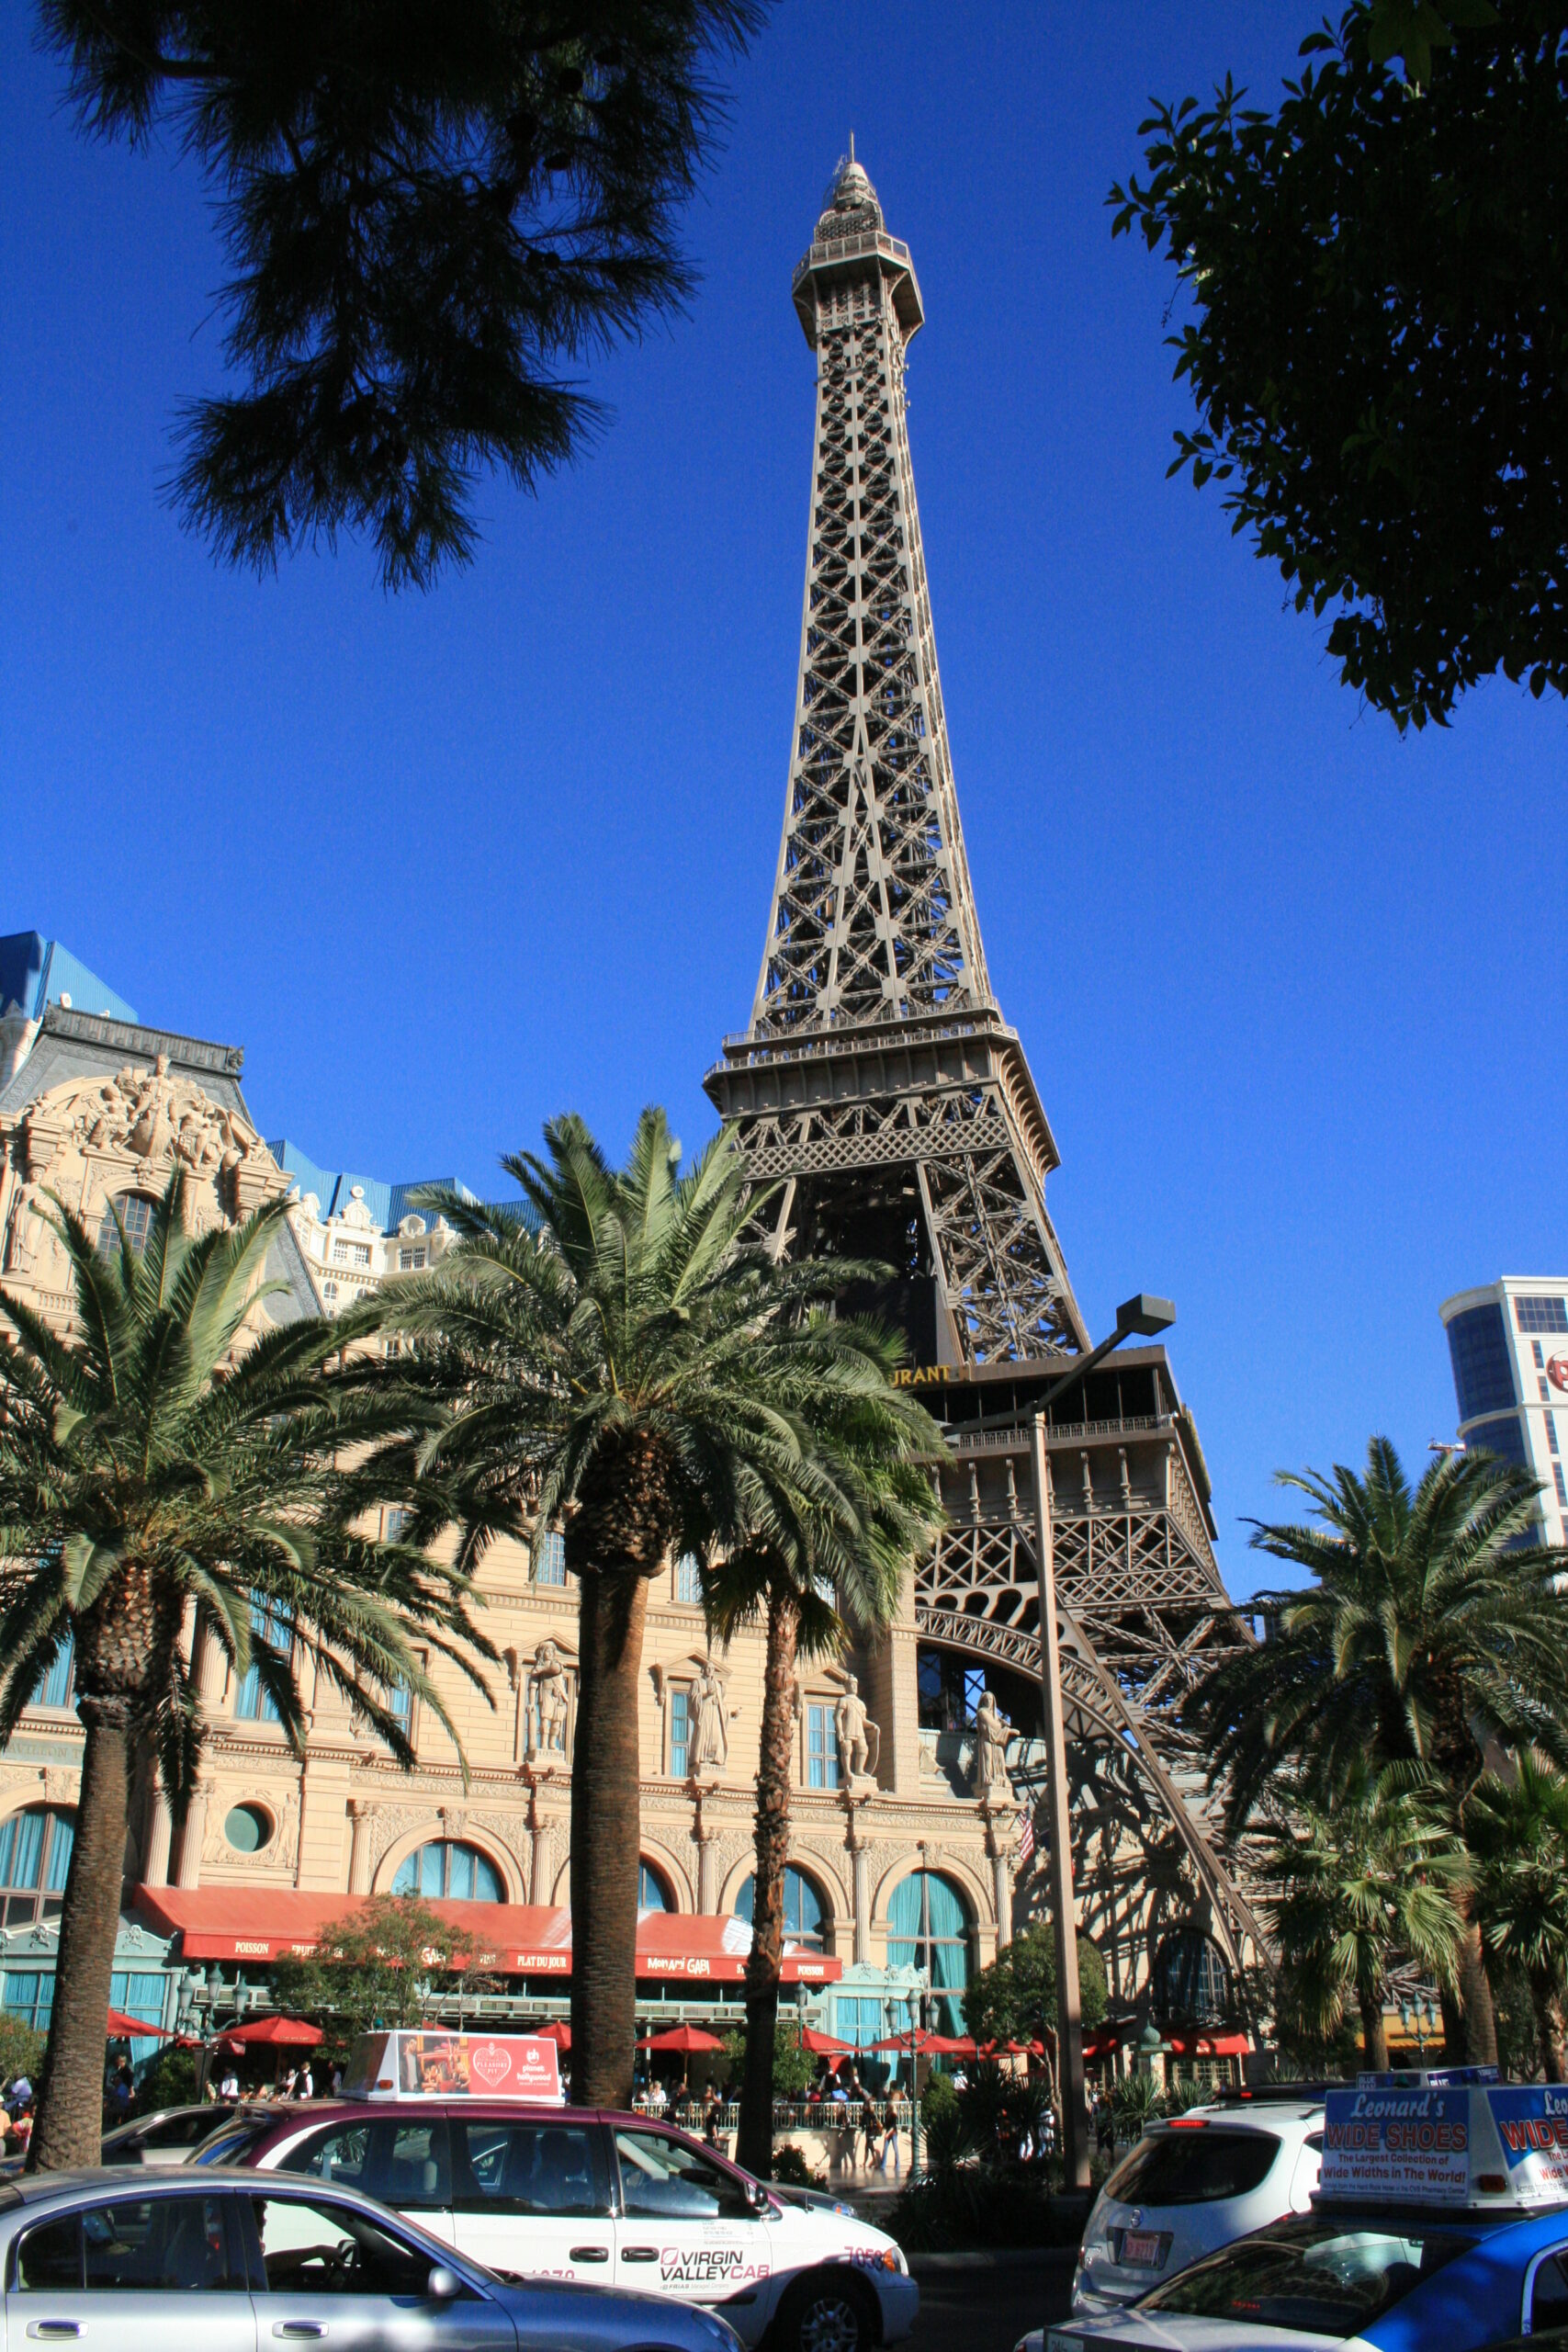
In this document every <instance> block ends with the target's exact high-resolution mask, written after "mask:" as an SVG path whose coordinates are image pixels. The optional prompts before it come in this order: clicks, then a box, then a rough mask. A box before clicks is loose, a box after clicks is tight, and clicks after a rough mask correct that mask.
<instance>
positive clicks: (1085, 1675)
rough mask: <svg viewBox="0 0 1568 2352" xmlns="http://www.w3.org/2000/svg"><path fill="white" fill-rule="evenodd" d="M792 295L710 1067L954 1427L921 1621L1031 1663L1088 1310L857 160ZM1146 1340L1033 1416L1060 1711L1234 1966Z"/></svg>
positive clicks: (1158, 1393) (1171, 1411)
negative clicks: (812, 359) (738, 860)
mask: <svg viewBox="0 0 1568 2352" xmlns="http://www.w3.org/2000/svg"><path fill="white" fill-rule="evenodd" d="M794 298H795V311H796V313H797V315H798V317H799V320H800V322H801V326H802V328H803V330H804V332H805V334H806V339H807V344H808V345H810V347H811V349H812V351H813V352H814V353H815V354H816V357H817V387H816V390H817V401H816V431H815V439H814V446H813V454H812V481H811V511H810V522H809V528H808V532H807V566H806V594H805V603H804V609H803V613H802V620H801V637H800V662H799V676H798V684H797V689H796V697H795V726H794V733H793V739H792V744H791V752H790V764H789V780H788V786H787V790H786V796H785V804H784V829H783V834H782V838H781V841H780V845H779V856H778V865H777V869H776V872H775V876H774V882H773V904H772V908H771V910H770V912H769V918H768V928H767V936H766V942H765V944H764V948H763V954H762V961H761V971H760V973H759V976H758V981H757V988H756V993H755V997H754V999H753V1001H752V1007H751V1020H750V1027H749V1028H748V1030H747V1031H746V1033H745V1035H743V1036H739V1037H734V1038H730V1039H728V1040H727V1041H726V1044H725V1047H724V1054H723V1058H722V1060H721V1061H720V1062H719V1064H718V1065H717V1066H716V1068H715V1069H713V1070H711V1071H710V1072H709V1073H708V1077H707V1080H706V1081H705V1082H706V1085H707V1089H708V1092H709V1093H710V1095H711V1096H712V1098H713V1100H714V1102H715V1103H716V1105H717V1107H718V1109H719V1110H720V1111H721V1113H722V1114H724V1116H725V1118H726V1119H727V1120H728V1121H730V1122H732V1123H733V1124H734V1125H735V1127H736V1129H737V1131H738V1133H739V1139H740V1143H741V1146H742V1148H743V1149H744V1151H745V1153H746V1155H747V1159H748V1164H749V1167H750V1171H751V1172H752V1173H753V1174H754V1176H755V1177H756V1179H757V1180H758V1181H759V1182H760V1183H761V1182H766V1183H767V1184H768V1185H769V1186H770V1187H771V1188H773V1189H772V1190H771V1191H770V1194H769V1198H770V1203H771V1206H770V1210H769V1215H770V1216H772V1218H773V1241H774V1245H775V1246H776V1247H777V1248H778V1249H780V1250H790V1251H793V1252H795V1253H796V1254H807V1253H822V1254H829V1255H830V1254H841V1255H845V1256H853V1257H856V1258H861V1259H874V1260H879V1261H883V1262H885V1263H886V1264H887V1265H888V1266H890V1267H891V1268H892V1270H893V1275H894V1279H893V1281H892V1282H891V1283H889V1284H888V1285H887V1286H886V1289H885V1290H883V1291H882V1292H881V1293H879V1294H878V1295H877V1297H876V1298H875V1300H874V1301H872V1302H863V1303H874V1304H875V1305H877V1306H879V1307H881V1309H882V1310H883V1311H884V1312H886V1313H889V1314H892V1315H894V1316H896V1317H897V1318H898V1319H899V1320H900V1321H901V1322H902V1323H903V1325H904V1327H905V1329H906V1330H907V1331H908V1335H909V1339H910V1342H911V1351H912V1353H913V1354H914V1356H915V1358H916V1360H917V1363H918V1365H919V1372H918V1373H917V1374H916V1376H917V1377H919V1379H920V1380H921V1382H922V1385H925V1386H926V1387H927V1389H928V1393H929V1400H930V1402H931V1406H932V1409H933V1410H934V1411H935V1412H936V1413H937V1415H938V1418H939V1419H942V1420H943V1421H944V1423H945V1424H946V1426H947V1430H948V1433H949V1440H950V1455H949V1459H948V1462H947V1464H946V1465H945V1468H944V1473H943V1499H944V1502H945V1504H946V1507H947V1512H948V1527H947V1530H946V1532H945V1533H944V1534H943V1536H942V1541H941V1543H940V1544H939V1547H938V1550H937V1553H936V1555H935V1557H934V1559H933V1560H932V1561H931V1563H929V1564H928V1566H926V1567H925V1568H923V1569H922V1570H921V1572H920V1576H919V1585H918V1589H917V1593H916V1616H917V1623H918V1624H919V1629H920V1632H921V1634H922V1637H923V1638H926V1639H929V1640H930V1641H931V1643H932V1644H934V1645H939V1646H941V1647H943V1648H946V1649H950V1650H954V1651H958V1652H962V1653H967V1654H968V1655H970V1656H972V1657H975V1658H976V1659H977V1660H982V1661H985V1660H989V1661H991V1662H993V1663H1013V1664H1016V1663H1019V1662H1020V1661H1021V1660H1022V1659H1024V1658H1025V1657H1032V1659H1033V1660H1034V1661H1035V1662H1036V1670H1037V1661H1038V1656H1039V1627H1038V1619H1037V1610H1036V1603H1035V1589H1036V1588H1035V1574H1034V1565H1033V1557H1032V1546H1031V1531H1030V1526H1029V1508H1028V1497H1027V1495H1025V1496H1023V1497H1022V1498H1021V1497H1020V1494H1019V1492H1018V1479H1019V1476H1020V1475H1023V1476H1025V1477H1027V1469H1026V1468H1025V1469H1024V1470H1023V1471H1022V1473H1020V1470H1019V1467H1018V1457H1019V1456H1020V1454H1021V1453H1022V1451H1023V1440H1022V1436H1021V1435H1020V1439H1019V1441H1018V1442H1016V1443H1010V1442H1009V1435H1008V1432H1007V1431H1006V1430H1002V1431H1000V1432H998V1431H996V1430H986V1431H984V1432H981V1431H975V1432H972V1433H971V1434H969V1435H968V1436H965V1434H964V1421H965V1420H966V1419H970V1420H972V1419H977V1418H978V1417H979V1416H980V1415H981V1414H982V1413H984V1414H986V1415H987V1416H988V1417H989V1418H991V1419H994V1418H995V1415H996V1412H997V1409H998V1407H1000V1408H1002V1409H1003V1410H1004V1411H1006V1410H1010V1409H1014V1408H1016V1410H1017V1412H1018V1415H1019V1430H1020V1432H1022V1431H1023V1430H1025V1429H1026V1426H1027V1418H1028V1413H1029V1410H1030V1394H1031V1390H1032V1391H1033V1392H1034V1393H1035V1394H1038V1393H1039V1392H1040V1391H1041V1390H1042V1389H1043V1387H1044V1386H1045V1385H1048V1383H1049V1379H1050V1377H1051V1376H1052V1374H1053V1373H1054V1372H1055V1370H1058V1369H1059V1368H1060V1367H1061V1366H1062V1365H1063V1364H1064V1363H1066V1362H1069V1361H1070V1359H1071V1357H1072V1356H1073V1355H1075V1354H1077V1353H1079V1352H1081V1351H1085V1350H1087V1349H1088V1347H1089V1332H1088V1329H1087V1328H1086V1326H1085V1323H1084V1319H1083V1317H1082V1315H1081V1314H1080V1312H1079V1309H1078V1306H1077V1300H1076V1299H1075V1297H1074V1295H1073V1291H1072V1285H1071V1283H1070V1281H1069V1279H1068V1276H1067V1272H1066V1260H1065V1258H1064V1255H1063V1252H1062V1249H1061V1245H1060V1242H1059V1241H1058V1238H1057V1236H1056V1233H1055V1229H1054V1227H1053V1225H1052V1222H1051V1219H1050V1216H1049V1215H1048V1213H1047V1210H1046V1205H1045V1184H1046V1179H1047V1177H1048V1176H1049V1175H1050V1173H1051V1171H1052V1170H1054V1169H1055V1167H1056V1166H1057V1165H1058V1154H1057V1151H1056V1147H1055V1139H1054V1137H1053V1136H1052V1133H1051V1128H1050V1125H1049V1122H1048V1120H1047V1118H1046V1115H1045V1112H1044V1109H1043V1105H1042V1103H1041V1101H1040V1098H1039V1095H1038V1092H1037V1091H1036V1089H1035V1085H1034V1080H1033V1078H1032V1074H1031V1072H1030V1069H1029V1065H1028V1062H1027V1060H1026V1059H1025V1057H1024V1054H1023V1051H1022V1047H1021V1045H1020V1042H1019V1039H1018V1035H1017V1034H1016V1032H1015V1031H1014V1030H1012V1029H1010V1027H1009V1026H1008V1025H1007V1023H1006V1022H1005V1021H1004V1020H1003V1018H1002V1015H1001V1012H1000V1009H999V1007H998V1003H997V1001H996V998H995V995H994V993H993V990H992V987H991V981H990V977H989V974H988V972H987V966H986V957H985V950H984V947H983V944H982V942H981V934H980V924H979V919H978V916H977V913H976V905H975V895H974V889H973V887H972V884H971V880H970V875H969V866H968V860H967V857H966V855H965V853H964V834H963V828H962V825H961V823H960V820H959V811H958V799H957V794H956V791H955V789H954V785H953V762H952V756H951V753H950V751H949V746H948V739H947V725H946V719H945V717H944V715H943V710H942V685H941V680H940V676H939V673H938V668H937V658H936V642H935V636H934V632H933V628H932V623H931V593H930V588H929V584H928V582H927V577H926V567H925V557H924V553H923V549H922V547H921V540H920V525H919V508H918V506H917V503H916V499H915V483H914V473H913V469H912V466H911V462H910V455H909V442H908V425H907V415H906V402H905V384H904V377H905V365H906V359H907V355H908V346H909V344H910V343H911V341H912V340H913V337H914V336H915V334H917V333H918V332H919V328H920V327H921V325H922V324H923V323H924V310H923V306H922V303H921V299H920V291H919V283H918V281H917V279H916V277H915V271H914V266H913V264H912V262H911V260H910V256H909V251H908V246H907V245H906V244H904V243H902V242H901V241H900V240H898V239H897V238H895V237H892V236H890V235H889V234H888V233H887V230H886V223H885V220H884V217H883V212H882V208H881V206H880V205H879V203H878V201H877V198H876V194H875V191H874V188H873V187H872V184H871V182H870V180H869V178H868V177H867V176H866V174H865V172H864V170H863V167H862V166H861V165H860V164H856V163H854V162H853V161H850V162H849V163H847V164H842V165H840V169H839V171H838V173H837V174H836V175H835V178H834V182H833V186H832V188H831V189H830V191H829V198H828V200H827V203H826V205H825V207H824V209H823V211H822V214H821V217H820V219H819V220H818V223H817V227H816V231H815V233H814V235H813V238H812V242H811V244H810V246H809V248H808V250H807V253H806V254H805V255H804V256H803V258H802V259H801V261H800V263H799V265H798V266H797V268H796V270H795V278H794ZM1126 1361H1127V1359H1125V1358H1122V1359H1111V1363H1112V1364H1115V1363H1118V1362H1121V1363H1125V1362H1126ZM1140 1363H1141V1366H1142V1374H1143V1375H1145V1376H1143V1381H1142V1388H1141V1390H1140V1396H1139V1399H1138V1403H1139V1406H1140V1409H1133V1410H1131V1411H1129V1410H1128V1409H1125V1398H1124V1397H1123V1396H1122V1391H1121V1389H1120V1388H1118V1390H1117V1410H1116V1414H1115V1417H1114V1423H1113V1424H1111V1422H1104V1423H1103V1424H1102V1423H1101V1422H1100V1421H1097V1422H1095V1423H1093V1424H1090V1423H1089V1422H1086V1423H1084V1424H1083V1425H1082V1427H1081V1428H1080V1429H1076V1430H1053V1432H1052V1434H1051V1439H1050V1453H1051V1461H1052V1471H1053V1483H1054V1491H1055V1499H1054V1505H1053V1521H1054V1527H1055V1550H1056V1564H1057V1565H1056V1574H1057V1582H1058V1591H1059V1594H1060V1598H1061V1602H1062V1609H1063V1627H1062V1634H1063V1644H1064V1655H1065V1657H1066V1659H1067V1661H1068V1664H1067V1666H1066V1668H1065V1673H1066V1701H1067V1712H1068V1720H1069V1730H1070V1733H1071V1736H1073V1738H1074V1739H1075V1740H1077V1741H1078V1742H1079V1743H1080V1745H1081V1746H1082V1747H1083V1749H1084V1751H1085V1753H1086V1754H1088V1753H1089V1751H1091V1750H1092V1749H1093V1748H1094V1747H1095V1746H1096V1744H1097V1743H1098V1744H1099V1746H1100V1747H1101V1748H1103V1747H1104V1743H1105V1741H1106V1740H1107V1739H1108V1738H1111V1739H1113V1740H1114V1741H1115V1742H1116V1743H1117V1745H1118V1747H1119V1749H1120V1755H1119V1757H1118V1758H1117V1759H1116V1762H1117V1770H1118V1771H1121V1770H1122V1768H1124V1767H1125V1765H1126V1759H1127V1758H1128V1757H1129V1756H1131V1757H1132V1758H1134V1761H1135V1763H1136V1765H1137V1769H1138V1770H1139V1772H1140V1774H1141V1780H1140V1783H1139V1785H1140V1789H1141V1791H1142V1797H1141V1798H1140V1802H1143V1800H1144V1799H1146V1800H1147V1804H1148V1807H1149V1808H1150V1817H1151V1819H1152V1820H1155V1821H1156V1822H1163V1824H1164V1829H1163V1831H1160V1832H1159V1833H1158V1834H1159V1835H1162V1836H1167V1837H1168V1838H1173V1839H1174V1846H1175V1849H1177V1851H1178V1861H1179V1868H1180V1869H1181V1870H1182V1871H1186V1872H1187V1873H1188V1881H1189V1883H1190V1886H1191V1888H1192V1891H1193V1897H1194V1900H1195V1902H1197V1903H1198V1904H1199V1905H1200V1906H1201V1907H1202V1908H1203V1909H1204V1911H1205V1915H1206V1916H1208V1917H1212V1921H1213V1932H1214V1934H1215V1935H1216V1937H1217V1938H1218V1939H1219V1940H1220V1941H1221V1943H1222V1944H1223V1945H1224V1948H1225V1950H1226V1951H1227V1954H1228V1956H1229V1957H1230V1959H1231V1961H1232V1963H1233V1965H1234V1966H1235V1967H1237V1968H1241V1967H1243V1966H1245V1965H1247V1964H1249V1963H1250V1962H1252V1961H1253V1960H1256V1959H1257V1958H1258V1957H1259V1956H1261V1938H1260V1936H1259V1934H1258V1928H1257V1922H1256V1920H1255V1919H1254V1917H1253V1916H1252V1913H1251V1910H1250V1907H1249V1905H1248V1904H1247V1897H1246V1895H1245V1893H1244V1892H1243V1890H1242V1887H1241V1885H1240V1883H1239V1882H1238V1877H1237V1874H1236V1872H1235V1871H1233V1869H1232V1868H1231V1867H1230V1864H1229V1862H1228V1861H1227V1859H1226V1858H1225V1856H1224V1854H1223V1853H1222V1851H1221V1850H1220V1848H1219V1845H1218V1843H1217V1840H1216V1838H1215V1835H1214V1825H1213V1822H1212V1821H1211V1819H1210V1817H1209V1814H1208V1808H1207V1807H1206V1805H1205V1804H1204V1803H1203V1799H1202V1792H1201V1773H1200V1772H1199V1770H1198V1759H1196V1758H1194V1756H1193V1755H1192V1753H1191V1750H1190V1743H1189V1742H1188V1741H1187V1739H1186V1737H1185V1736H1184V1734H1183V1733H1182V1731H1181V1728H1180V1725H1179V1721H1178V1716H1177V1710H1178V1707H1179V1702H1180V1700H1181V1698H1182V1696H1183V1694H1184V1692H1185V1691H1186V1690H1187V1689H1188V1688H1189V1687H1190V1683H1191V1681H1192V1680H1193V1679H1194V1678H1195V1676H1196V1675H1197V1674H1198V1673H1200V1672H1201V1670H1202V1668H1204V1667H1205V1666H1206V1665H1207V1664H1208V1663H1209V1662H1211V1660H1212V1659H1213V1657H1214V1656H1215V1655H1216V1653H1217V1652H1218V1651H1219V1650H1220V1649H1222V1648H1224V1647H1226V1646H1229V1645H1232V1644H1234V1643H1235V1641H1236V1640H1237V1639H1238V1638H1240V1635H1239V1634H1238V1630H1237V1626H1236V1621H1235V1612H1234V1611H1233V1610H1232V1608H1231V1604H1230V1601H1229V1600H1228V1598H1227V1596H1226V1594H1225V1591H1224V1585H1223V1583H1222V1581H1221V1578H1220V1575H1219V1570H1218V1566H1217V1565H1216V1563H1215V1560H1214V1556H1213V1548H1212V1543H1211V1536H1212V1532H1213V1530H1212V1522H1211V1521H1210V1520H1209V1517H1208V1510H1207V1498H1206V1473H1205V1472H1204V1471H1203V1469H1202V1462H1201V1450H1200V1449H1199V1447H1198V1443H1197V1436H1196V1431H1195V1430H1194V1429H1193V1427H1192V1424H1191V1420H1190V1415H1188V1414H1186V1412H1185V1409H1184V1408H1181V1407H1180V1404H1179V1399H1178V1398H1177V1397H1176V1394H1175V1387H1174V1382H1173V1381H1172V1380H1171V1378H1170V1375H1169V1370H1168V1365H1167V1364H1166V1363H1165V1359H1164V1351H1162V1350H1154V1351H1140ZM1121 1377H1122V1375H1121V1374H1116V1378H1117V1379H1118V1380H1120V1379H1121ZM1129 1377H1131V1375H1129ZM1145 1392H1146V1393H1145ZM1083 1394H1084V1392H1083V1391H1081V1390H1080V1392H1079V1396H1080V1399H1081V1398H1082V1397H1083ZM1150 1405H1152V1408H1153V1409H1152V1410H1150V1409H1146V1408H1148V1407H1149V1406H1150ZM1073 1409H1077V1410H1079V1411H1087V1410H1088V1409H1089V1408H1088V1407H1087V1405H1086V1404H1084V1403H1083V1402H1081V1401H1080V1403H1079V1404H1078V1405H1077V1407H1075V1408H1073ZM1091 1778H1092V1772H1091ZM1123 1899H1124V1900H1125V1901H1126V1902H1127V1903H1129V1904H1132V1903H1134V1902H1135V1900H1136V1897H1135V1896H1134V1894H1129V1893H1127V1891H1126V1890H1125V1888H1124V1889H1123ZM1123 1924H1124V1925H1125V1924H1127V1923H1125V1922H1124V1923H1123Z"/></svg>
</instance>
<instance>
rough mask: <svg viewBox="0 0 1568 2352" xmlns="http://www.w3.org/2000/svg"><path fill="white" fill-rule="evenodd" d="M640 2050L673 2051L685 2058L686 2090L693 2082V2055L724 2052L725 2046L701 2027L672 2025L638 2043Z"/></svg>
mask: <svg viewBox="0 0 1568 2352" xmlns="http://www.w3.org/2000/svg"><path fill="white" fill-rule="evenodd" d="M637 2048H638V2049H639V2050H673V2051H677V2052H679V2053H680V2055H681V2056H682V2058H684V2060H685V2062H686V2063H685V2064H684V2066H683V2067H682V2069H681V2083H682V2088H684V2086H686V2084H687V2083H689V2082H690V2080H691V2075H692V2054H693V2052H694V2051H699V2050H722V2049H723V2048H724V2044H723V2042H722V2041H719V2040H718V2038H717V2036H716V2034H711V2033H705V2032H704V2031H703V2030H702V2028H701V2026H700V2025H672V2026H671V2027H670V2028H669V2030H668V2031H666V2032H664V2033H650V2034H649V2037H648V2039H647V2041H639V2042H638V2043H637Z"/></svg>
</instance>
